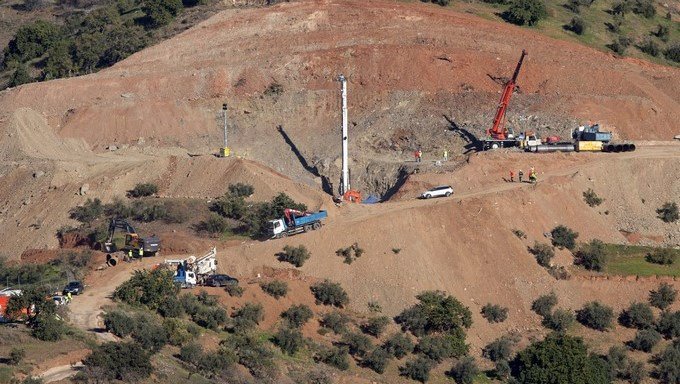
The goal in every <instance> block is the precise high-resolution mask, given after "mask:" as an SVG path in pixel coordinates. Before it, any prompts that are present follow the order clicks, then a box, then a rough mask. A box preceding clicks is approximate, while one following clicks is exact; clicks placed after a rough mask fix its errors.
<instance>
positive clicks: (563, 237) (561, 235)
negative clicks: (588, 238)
mask: <svg viewBox="0 0 680 384" xmlns="http://www.w3.org/2000/svg"><path fill="white" fill-rule="evenodd" d="M550 235H551V236H552V244H553V246H555V247H558V248H560V249H562V248H567V249H568V250H570V251H573V250H574V248H576V239H577V238H578V232H574V231H572V230H571V229H569V228H568V227H565V226H564V225H558V226H557V227H555V228H553V230H552V231H550Z"/></svg>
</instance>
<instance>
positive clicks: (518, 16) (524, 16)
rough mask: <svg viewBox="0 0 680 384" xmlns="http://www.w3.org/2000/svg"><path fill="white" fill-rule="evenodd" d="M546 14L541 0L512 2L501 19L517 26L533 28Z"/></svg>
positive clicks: (513, 0) (516, 0)
mask: <svg viewBox="0 0 680 384" xmlns="http://www.w3.org/2000/svg"><path fill="white" fill-rule="evenodd" d="M547 14H548V13H547V11H546V8H545V3H543V1H541V0H512V1H511V3H510V7H509V8H508V10H507V11H505V12H504V13H503V19H505V21H508V22H510V23H513V24H517V25H525V24H526V25H529V26H533V25H536V24H538V21H539V20H541V19H543V18H545V17H546V16H547Z"/></svg>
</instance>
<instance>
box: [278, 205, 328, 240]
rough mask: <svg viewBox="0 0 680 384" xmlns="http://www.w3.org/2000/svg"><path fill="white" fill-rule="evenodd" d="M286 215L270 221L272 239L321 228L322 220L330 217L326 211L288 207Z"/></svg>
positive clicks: (284, 212)
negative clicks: (308, 210) (310, 210)
mask: <svg viewBox="0 0 680 384" xmlns="http://www.w3.org/2000/svg"><path fill="white" fill-rule="evenodd" d="M283 215H284V217H282V218H280V219H276V220H270V221H269V228H270V234H271V235H272V237H271V238H272V239H279V238H281V237H286V236H288V235H295V234H298V233H302V232H309V231H311V230H315V229H319V228H321V220H324V219H325V218H326V217H328V213H327V212H326V211H319V212H313V213H312V212H301V211H298V210H295V209H290V208H286V209H285V210H284V211H283Z"/></svg>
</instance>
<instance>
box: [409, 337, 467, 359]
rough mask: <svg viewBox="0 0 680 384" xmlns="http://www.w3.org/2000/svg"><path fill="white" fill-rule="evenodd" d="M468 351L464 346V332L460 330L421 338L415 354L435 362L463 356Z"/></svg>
mask: <svg viewBox="0 0 680 384" xmlns="http://www.w3.org/2000/svg"><path fill="white" fill-rule="evenodd" d="M468 350H469V346H468V345H466V344H465V332H464V331H463V330H462V329H456V330H452V331H450V332H447V333H442V334H436V335H426V336H423V337H422V338H421V339H420V341H419V342H418V345H417V346H416V351H417V352H419V353H422V354H423V355H425V356H427V357H428V358H429V359H431V360H433V361H436V362H441V361H442V360H444V359H448V358H451V357H460V356H463V355H465V354H466V353H467V352H468Z"/></svg>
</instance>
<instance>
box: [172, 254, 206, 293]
mask: <svg viewBox="0 0 680 384" xmlns="http://www.w3.org/2000/svg"><path fill="white" fill-rule="evenodd" d="M165 264H166V265H168V266H170V267H175V268H176V271H175V278H174V281H175V283H176V284H178V285H179V286H180V287H182V288H193V287H195V286H196V285H203V284H204V283H205V280H206V279H207V278H208V277H209V276H211V275H214V274H215V272H217V248H216V247H212V249H211V250H210V252H208V253H206V254H205V255H203V256H201V257H199V258H196V256H189V257H188V258H186V259H184V260H180V259H171V260H165Z"/></svg>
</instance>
